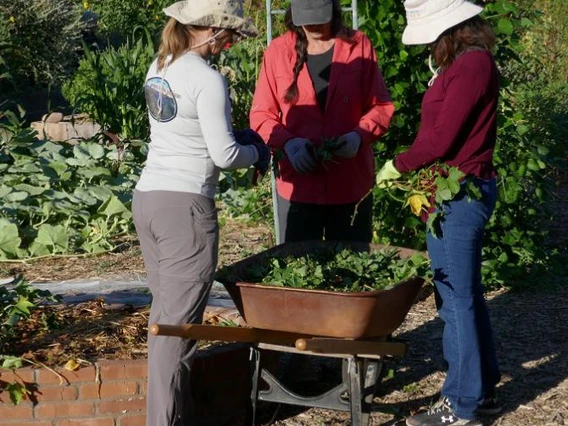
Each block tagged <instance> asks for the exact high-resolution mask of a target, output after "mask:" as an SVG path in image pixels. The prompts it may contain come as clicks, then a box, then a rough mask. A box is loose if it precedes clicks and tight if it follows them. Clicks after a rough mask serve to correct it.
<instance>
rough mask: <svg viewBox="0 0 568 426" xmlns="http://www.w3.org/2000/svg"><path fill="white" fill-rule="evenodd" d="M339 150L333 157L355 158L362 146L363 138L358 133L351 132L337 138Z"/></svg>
mask: <svg viewBox="0 0 568 426" xmlns="http://www.w3.org/2000/svg"><path fill="white" fill-rule="evenodd" d="M337 146H338V148H337V149H336V150H335V151H334V152H333V155H335V156H336V157H341V158H353V157H355V156H356V155H357V152H358V151H359V147H360V146H361V136H359V133H357V132H349V133H346V134H344V135H343V136H340V137H339V138H337Z"/></svg>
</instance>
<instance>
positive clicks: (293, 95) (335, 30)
mask: <svg viewBox="0 0 568 426" xmlns="http://www.w3.org/2000/svg"><path fill="white" fill-rule="evenodd" d="M284 24H285V25H286V29H288V31H291V32H293V33H294V34H296V54H297V58H296V63H295V64H294V80H293V81H292V84H290V86H289V87H288V90H287V91H286V95H285V96H284V101H285V102H286V103H291V104H293V103H296V101H297V100H298V76H299V75H300V71H302V68H303V66H304V64H305V63H306V61H307V60H308V39H307V37H306V33H305V32H304V29H303V28H302V27H299V26H296V25H294V22H293V21H292V7H291V6H288V8H287V9H286V14H285V15H284ZM353 34H354V31H353V30H352V29H350V28H347V27H346V26H345V25H344V24H343V12H342V10H341V4H340V2H339V0H333V12H332V16H331V35H332V37H338V38H340V39H342V40H346V41H348V42H351V38H352V36H353Z"/></svg>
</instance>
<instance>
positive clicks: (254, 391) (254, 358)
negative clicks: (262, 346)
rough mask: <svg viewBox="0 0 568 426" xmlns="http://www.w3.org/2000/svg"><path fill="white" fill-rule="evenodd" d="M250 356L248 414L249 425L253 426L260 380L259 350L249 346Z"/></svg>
mask: <svg viewBox="0 0 568 426" xmlns="http://www.w3.org/2000/svg"><path fill="white" fill-rule="evenodd" d="M250 356H251V362H252V368H253V371H252V386H251V393H250V402H251V405H250V410H251V412H250V414H249V416H248V417H249V420H250V423H249V424H250V425H251V426H255V425H256V408H257V407H256V404H257V401H258V382H259V380H260V350H258V349H257V348H255V347H253V346H251V348H250Z"/></svg>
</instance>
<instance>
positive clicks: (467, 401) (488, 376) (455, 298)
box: [427, 179, 500, 419]
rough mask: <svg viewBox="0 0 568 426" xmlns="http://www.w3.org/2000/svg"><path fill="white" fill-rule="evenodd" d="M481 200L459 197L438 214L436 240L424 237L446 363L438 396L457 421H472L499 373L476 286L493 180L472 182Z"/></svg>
mask: <svg viewBox="0 0 568 426" xmlns="http://www.w3.org/2000/svg"><path fill="white" fill-rule="evenodd" d="M475 183H476V185H477V186H478V187H479V189H480V190H481V193H482V194H483V197H482V199H480V200H471V199H469V197H468V196H467V195H466V194H465V191H462V192H461V193H460V194H458V196H457V197H456V198H454V199H453V200H452V201H450V202H447V203H444V204H443V205H442V206H441V207H440V209H441V210H442V211H443V217H442V220H441V223H440V231H439V232H438V234H439V235H438V236H437V238H436V237H435V236H434V235H432V234H431V233H428V234H427V246H428V254H429V256H430V260H431V267H432V271H433V272H434V282H435V285H436V306H437V308H438V313H439V315H440V318H441V319H442V320H443V321H444V323H445V324H444V334H443V352H444V358H445V359H446V361H447V363H448V371H447V375H446V380H445V382H444V386H443V388H442V395H443V396H445V397H447V398H448V399H449V401H450V403H451V404H452V407H453V410H454V412H455V414H456V416H458V417H459V418H463V419H474V418H475V417H476V413H475V412H476V410H477V407H478V405H479V404H480V403H481V402H482V401H483V399H484V397H485V396H487V395H489V394H491V393H492V392H494V390H495V385H496V384H497V383H498V382H499V379H500V373H499V367H498V365H497V357H496V355H495V345H494V343H493V332H492V330H491V323H490V320H489V314H488V311H487V305H486V303H485V297H484V295H483V286H482V284H481V244H482V239H483V232H484V228H485V225H486V224H487V221H488V220H489V218H490V217H491V214H492V212H493V209H494V208H495V200H496V194H497V189H496V184H495V179H491V180H487V181H486V180H481V179H477V180H475Z"/></svg>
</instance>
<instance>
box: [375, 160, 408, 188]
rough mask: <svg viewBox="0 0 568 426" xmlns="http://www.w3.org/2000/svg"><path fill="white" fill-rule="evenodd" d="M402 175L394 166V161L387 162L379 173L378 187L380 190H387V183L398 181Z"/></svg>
mask: <svg viewBox="0 0 568 426" xmlns="http://www.w3.org/2000/svg"><path fill="white" fill-rule="evenodd" d="M401 176H402V175H401V174H400V172H399V171H398V170H397V169H396V167H395V166H394V160H389V161H387V162H386V163H385V164H384V165H383V167H381V169H380V170H379V172H378V173H377V185H378V186H379V188H386V187H387V183H386V182H387V181H389V180H394V179H398V178H399V177H401Z"/></svg>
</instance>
